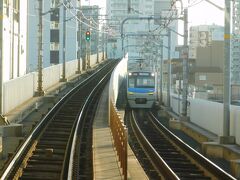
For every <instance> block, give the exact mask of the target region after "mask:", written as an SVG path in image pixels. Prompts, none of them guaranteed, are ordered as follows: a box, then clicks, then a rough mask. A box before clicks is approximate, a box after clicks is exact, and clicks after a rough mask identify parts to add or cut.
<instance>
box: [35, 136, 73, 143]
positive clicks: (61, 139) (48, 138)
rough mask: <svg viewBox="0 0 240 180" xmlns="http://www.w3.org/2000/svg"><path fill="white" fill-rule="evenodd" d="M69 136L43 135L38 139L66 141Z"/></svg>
mask: <svg viewBox="0 0 240 180" xmlns="http://www.w3.org/2000/svg"><path fill="white" fill-rule="evenodd" d="M68 139H69V138H68V137H66V136H65V137H58V136H44V137H42V138H41V140H40V141H54V142H55V141H65V142H66V141H67V140H68Z"/></svg>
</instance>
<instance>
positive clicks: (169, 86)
mask: <svg viewBox="0 0 240 180" xmlns="http://www.w3.org/2000/svg"><path fill="white" fill-rule="evenodd" d="M171 63H172V62H171V30H170V29H168V81H167V107H168V108H171V101H170V96H171V94H170V93H171V76H172V67H171V66H172V64H171Z"/></svg>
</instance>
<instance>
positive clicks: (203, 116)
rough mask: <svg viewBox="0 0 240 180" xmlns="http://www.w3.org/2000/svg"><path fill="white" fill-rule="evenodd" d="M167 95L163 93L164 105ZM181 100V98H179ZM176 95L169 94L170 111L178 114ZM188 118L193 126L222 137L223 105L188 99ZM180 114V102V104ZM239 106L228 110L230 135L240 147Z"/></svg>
mask: <svg viewBox="0 0 240 180" xmlns="http://www.w3.org/2000/svg"><path fill="white" fill-rule="evenodd" d="M166 97H167V93H166V92H164V93H163V101H164V103H166V102H165V101H166ZM180 99H181V97H180ZM178 102H179V101H178V95H176V94H171V107H172V110H173V111H174V112H175V113H176V114H178ZM189 102H190V105H189V117H190V121H191V122H193V123H194V124H196V125H198V126H200V127H202V128H204V129H206V130H208V131H210V132H212V133H214V134H216V135H218V136H222V135H223V104H222V103H217V102H212V101H208V100H204V99H192V98H189ZM179 107H180V113H181V111H182V102H180V106H179ZM239 122H240V106H231V108H230V135H231V136H235V138H236V143H237V144H239V145H240V126H239Z"/></svg>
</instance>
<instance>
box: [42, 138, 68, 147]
mask: <svg viewBox="0 0 240 180" xmlns="http://www.w3.org/2000/svg"><path fill="white" fill-rule="evenodd" d="M38 145H51V146H63V147H65V146H66V145H67V142H66V141H62V140H60V141H55V140H53V141H51V140H50V139H40V141H39V143H38Z"/></svg>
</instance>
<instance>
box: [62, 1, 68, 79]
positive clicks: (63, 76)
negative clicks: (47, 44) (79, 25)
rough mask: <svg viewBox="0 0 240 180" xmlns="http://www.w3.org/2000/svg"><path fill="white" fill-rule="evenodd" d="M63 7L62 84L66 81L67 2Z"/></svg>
mask: <svg viewBox="0 0 240 180" xmlns="http://www.w3.org/2000/svg"><path fill="white" fill-rule="evenodd" d="M63 3H64V6H63V52H62V57H63V64H62V79H61V81H62V82H65V81H66V5H67V1H66V0H64V2H63Z"/></svg>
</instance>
